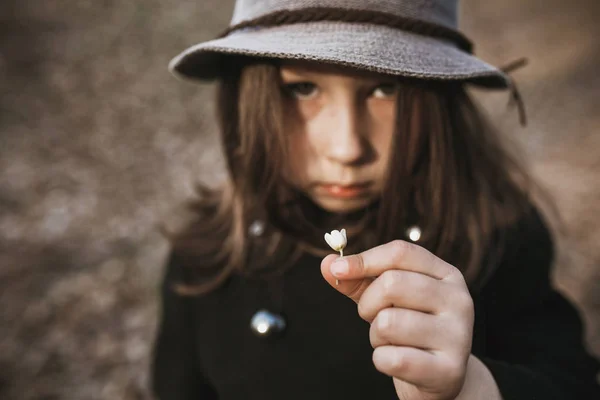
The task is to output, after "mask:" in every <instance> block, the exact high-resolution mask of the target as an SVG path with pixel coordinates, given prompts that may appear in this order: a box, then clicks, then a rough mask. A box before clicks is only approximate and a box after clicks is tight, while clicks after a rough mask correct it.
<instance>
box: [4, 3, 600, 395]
mask: <svg viewBox="0 0 600 400" xmlns="http://www.w3.org/2000/svg"><path fill="white" fill-rule="evenodd" d="M232 4H233V3H232V1H231V0H226V1H216V0H204V1H197V0H196V1H192V0H179V1H165V0H163V1H158V0H146V1H140V0H130V1H127V2H123V1H113V0H107V1H102V2H92V1H90V0H72V1H69V2H65V1H56V0H45V1H44V2H39V1H33V0H4V1H3V2H2V3H1V4H0V299H1V304H2V307H1V311H0V398H2V399H7V400H13V399H19V400H29V399H48V400H49V399H127V400H128V399H148V398H150V396H149V394H148V392H147V379H148V378H147V366H148V355H149V351H150V348H151V343H152V338H153V336H154V329H155V324H156V319H157V304H156V300H157V296H156V294H157V283H158V281H159V279H160V276H161V274H162V267H163V262H164V257H165V255H166V252H167V250H168V249H167V244H166V242H165V241H164V239H163V238H162V237H161V236H160V235H159V234H158V229H159V227H160V226H161V224H163V223H166V224H168V225H169V226H178V224H180V223H181V222H183V221H185V218H186V216H185V215H184V214H183V213H182V212H181V205H182V203H183V202H184V201H185V200H186V199H188V198H190V196H191V195H192V193H193V186H194V182H195V181H196V180H197V179H199V178H202V179H205V180H213V179H218V177H219V176H221V175H220V174H222V166H223V164H222V159H221V154H220V151H219V150H218V148H217V146H216V143H217V141H216V138H215V135H214V122H213V119H212V108H211V103H210V99H211V94H212V88H211V87H210V86H199V85H198V86H194V85H189V84H185V83H183V82H180V81H177V80H175V79H174V78H172V77H171V76H170V75H169V74H168V72H167V70H166V65H167V63H168V61H169V59H170V58H171V57H172V56H174V55H175V54H176V53H177V52H178V51H179V50H181V49H183V48H184V47H186V46H187V45H190V44H192V43H195V42H198V41H201V40H206V39H209V38H211V37H212V36H214V35H215V34H217V33H218V32H220V30H221V29H222V28H223V27H225V26H226V24H227V23H228V21H229V15H230V12H231V10H232ZM462 16H463V17H462V21H461V25H462V27H463V28H464V31H465V32H466V33H467V34H468V35H470V36H471V37H473V38H474V39H475V41H476V53H477V54H478V55H479V56H481V57H482V58H484V59H485V60H486V61H488V62H490V63H492V64H495V65H503V64H506V63H508V62H510V61H512V60H514V59H516V58H519V57H522V56H526V57H528V58H529V60H530V64H529V66H528V67H526V68H524V69H522V70H519V71H517V72H515V73H514V76H515V78H516V79H517V82H518V84H519V88H520V90H521V92H522V94H523V97H524V99H525V102H526V106H527V109H528V115H529V119H530V125H529V126H528V127H527V128H526V129H521V128H519V127H518V124H517V114H516V112H515V110H514V109H511V108H506V106H505V105H506V102H507V100H508V96H507V94H506V93H482V92H478V93H477V95H478V97H479V98H480V99H481V101H482V103H483V104H484V105H485V106H486V108H487V109H488V110H489V114H490V116H491V118H493V119H494V120H495V121H497V123H498V124H499V126H500V127H501V129H502V130H503V131H504V132H506V135H507V137H509V138H510V139H511V140H512V141H514V142H515V143H516V145H517V147H518V148H519V149H520V151H521V152H522V153H523V154H524V155H525V157H526V158H524V162H525V163H526V164H527V166H528V168H529V169H530V170H531V172H532V173H533V175H534V176H535V177H537V178H538V179H539V181H540V182H541V183H542V184H543V185H544V186H545V187H546V188H547V190H548V192H549V193H550V194H551V195H552V196H553V198H554V199H555V201H556V204H557V205H558V209H559V210H560V212H561V214H562V216H563V219H564V224H562V225H559V224H558V222H557V221H555V220H552V226H553V228H554V231H555V236H556V239H557V243H558V248H559V257H558V260H557V263H556V266H555V272H556V274H555V280H556V284H557V286H558V287H559V288H560V289H561V290H563V291H564V292H565V293H566V294H567V295H568V296H569V298H571V299H572V300H573V302H574V303H575V304H576V305H577V306H578V307H579V309H580V310H581V312H582V315H583V316H584V319H585V321H586V342H587V344H588V345H589V346H590V349H591V350H592V351H593V352H594V353H595V354H596V355H598V356H600V247H599V246H598V245H597V244H598V243H600V180H599V179H598V176H600V114H599V112H598V110H600V75H599V74H598V70H599V67H600V44H599V43H600V42H598V40H597V39H598V37H600V25H599V24H598V23H597V21H598V20H599V18H600V2H598V1H596V0H572V1H569V2H563V1H559V0H505V1H502V2H499V1H493V0H467V1H464V2H463V12H462Z"/></svg>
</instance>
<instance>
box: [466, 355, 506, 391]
mask: <svg viewBox="0 0 600 400" xmlns="http://www.w3.org/2000/svg"><path fill="white" fill-rule="evenodd" d="M455 400H502V395H501V394H500V389H499V388H498V385H497V384H496V380H495V379H494V376H493V375H492V373H491V372H490V370H489V369H488V368H487V367H486V366H485V364H484V363H483V362H481V360H480V359H478V358H477V357H475V356H474V355H472V354H471V355H470V356H469V361H468V362H467V373H466V375H465V383H464V384H463V387H462V389H461V391H460V393H459V394H458V396H457V397H456V399H455Z"/></svg>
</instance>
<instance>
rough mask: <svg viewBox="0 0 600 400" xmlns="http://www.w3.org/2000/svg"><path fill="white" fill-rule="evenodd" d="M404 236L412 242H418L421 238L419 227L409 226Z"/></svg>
mask: <svg viewBox="0 0 600 400" xmlns="http://www.w3.org/2000/svg"><path fill="white" fill-rule="evenodd" d="M406 236H408V238H409V239H410V240H412V241H413V242H418V241H419V239H421V228H419V227H418V226H416V225H415V226H411V227H410V228H408V229H407V230H406Z"/></svg>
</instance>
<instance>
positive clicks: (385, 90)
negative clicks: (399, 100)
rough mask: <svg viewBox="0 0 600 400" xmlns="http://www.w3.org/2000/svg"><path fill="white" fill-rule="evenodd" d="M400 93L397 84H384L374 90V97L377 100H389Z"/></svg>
mask: <svg viewBox="0 0 600 400" xmlns="http://www.w3.org/2000/svg"><path fill="white" fill-rule="evenodd" d="M396 93H398V85H396V84H395V83H383V84H381V85H379V86H377V87H376V88H375V89H373V92H372V96H373V97H375V98H376V99H389V98H392V97H394V96H395V95H396Z"/></svg>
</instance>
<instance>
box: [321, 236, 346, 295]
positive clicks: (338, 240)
mask: <svg viewBox="0 0 600 400" xmlns="http://www.w3.org/2000/svg"><path fill="white" fill-rule="evenodd" d="M325 241H326V242H327V244H328V245H329V247H331V248H332V249H333V250H335V251H339V252H340V257H344V247H346V244H348V238H347V237H346V230H345V229H342V230H341V231H338V230H333V231H331V233H326V234H325ZM339 283H340V282H339V281H338V280H337V279H336V280H335V284H336V285H338V284H339Z"/></svg>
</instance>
